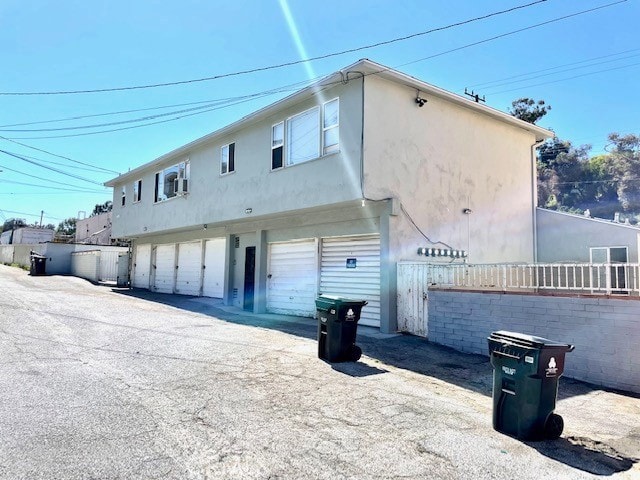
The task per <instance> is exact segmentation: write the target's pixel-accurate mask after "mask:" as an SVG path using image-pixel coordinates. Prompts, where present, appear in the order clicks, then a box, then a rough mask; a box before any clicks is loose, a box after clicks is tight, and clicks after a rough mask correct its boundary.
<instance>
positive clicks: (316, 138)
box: [271, 98, 340, 170]
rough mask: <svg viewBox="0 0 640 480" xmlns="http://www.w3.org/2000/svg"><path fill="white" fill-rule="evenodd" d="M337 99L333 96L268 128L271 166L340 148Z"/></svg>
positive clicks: (295, 162)
mask: <svg viewBox="0 0 640 480" xmlns="http://www.w3.org/2000/svg"><path fill="white" fill-rule="evenodd" d="M339 132H340V100H339V99H338V98H334V99H333V100H329V101H328V102H325V103H323V104H322V106H321V107H320V106H318V107H313V108H310V109H309V110H306V111H304V112H301V113H299V114H297V115H294V116H292V117H290V118H288V119H287V121H286V122H280V123H277V124H275V125H273V127H271V169H272V170H276V169H278V168H281V167H284V166H290V165H297V164H298V163H303V162H307V161H309V160H314V159H316V158H318V157H320V156H322V155H329V154H331V153H335V152H338V151H339V150H340V133H339Z"/></svg>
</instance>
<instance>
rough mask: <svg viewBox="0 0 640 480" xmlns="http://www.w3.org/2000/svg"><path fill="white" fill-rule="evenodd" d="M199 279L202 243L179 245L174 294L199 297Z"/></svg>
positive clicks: (200, 276) (200, 275)
mask: <svg viewBox="0 0 640 480" xmlns="http://www.w3.org/2000/svg"><path fill="white" fill-rule="evenodd" d="M201 278H202V243H201V242H190V243H179V244H178V270H177V272H176V293H179V294H181V295H194V296H197V295H200V281H201Z"/></svg>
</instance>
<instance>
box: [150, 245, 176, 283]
mask: <svg viewBox="0 0 640 480" xmlns="http://www.w3.org/2000/svg"><path fill="white" fill-rule="evenodd" d="M154 250H155V255H154V259H153V267H154V274H153V289H154V290H155V291H156V292H160V293H173V285H174V283H173V281H174V279H175V272H176V256H175V255H176V246H175V244H171V245H158V246H156V247H155V248H154Z"/></svg>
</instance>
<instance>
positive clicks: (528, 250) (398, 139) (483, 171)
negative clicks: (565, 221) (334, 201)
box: [364, 75, 535, 263]
mask: <svg viewBox="0 0 640 480" xmlns="http://www.w3.org/2000/svg"><path fill="white" fill-rule="evenodd" d="M421 96H422V97H423V98H427V100H428V103H426V105H424V106H423V107H418V105H417V104H416V103H415V98H416V89H415V88H413V87H409V86H405V85H402V84H398V83H395V82H390V81H388V80H385V79H382V78H378V77H376V76H373V75H372V76H369V77H367V78H366V82H365V135H364V139H365V141H364V185H365V194H366V196H367V198H371V199H376V200H378V199H383V198H390V197H394V198H397V199H398V200H399V201H400V202H399V203H398V204H397V205H396V208H395V213H397V215H394V216H392V217H390V235H391V238H390V255H391V256H392V258H393V259H395V261H400V260H417V259H418V258H422V259H424V257H417V254H416V251H417V249H418V247H422V246H431V245H430V244H429V242H428V241H427V240H425V239H424V238H423V237H422V235H420V234H419V233H418V232H417V230H416V229H415V227H414V226H413V225H412V224H411V222H410V220H409V218H408V216H407V215H406V214H405V213H404V212H402V209H401V208H400V204H401V206H402V207H403V208H404V210H405V211H406V212H407V213H408V215H409V216H410V217H411V218H413V220H414V221H415V223H416V224H417V225H418V227H420V229H421V230H422V231H423V232H424V233H425V234H426V235H427V236H428V237H429V238H430V239H431V240H433V241H434V242H435V241H442V242H445V243H447V244H448V245H450V246H451V247H452V248H454V249H464V250H467V251H468V252H469V261H470V262H473V263H489V262H512V261H532V260H533V248H534V246H533V195H532V192H533V185H532V160H531V145H532V144H534V143H535V134H534V133H531V132H529V131H527V130H525V129H522V128H519V127H517V126H514V125H512V124H507V123H506V122H503V121H500V120H497V119H495V118H492V117H490V116H488V115H485V114H483V113H480V112H478V111H475V110H472V109H470V108H465V107H462V106H459V105H455V104H453V103H451V102H450V101H445V100H443V99H441V98H439V97H437V96H435V95H429V94H422V95H421ZM465 208H470V209H471V210H472V213H471V214H469V215H467V214H464V213H463V209H465Z"/></svg>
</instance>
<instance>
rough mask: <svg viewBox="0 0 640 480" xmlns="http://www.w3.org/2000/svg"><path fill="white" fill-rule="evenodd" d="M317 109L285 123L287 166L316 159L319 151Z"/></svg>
mask: <svg viewBox="0 0 640 480" xmlns="http://www.w3.org/2000/svg"><path fill="white" fill-rule="evenodd" d="M318 112H319V108H317V107H316V108H314V109H312V110H309V111H307V112H303V113H301V114H300V115H296V116H295V117H292V118H291V119H290V120H289V121H288V122H287V165H295V164H297V163H301V162H306V161H307V160H312V159H314V158H318V153H319V150H320V136H319V129H320V125H319V120H318Z"/></svg>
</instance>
